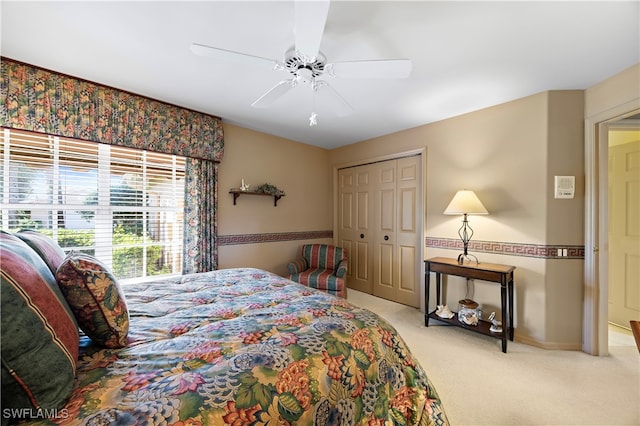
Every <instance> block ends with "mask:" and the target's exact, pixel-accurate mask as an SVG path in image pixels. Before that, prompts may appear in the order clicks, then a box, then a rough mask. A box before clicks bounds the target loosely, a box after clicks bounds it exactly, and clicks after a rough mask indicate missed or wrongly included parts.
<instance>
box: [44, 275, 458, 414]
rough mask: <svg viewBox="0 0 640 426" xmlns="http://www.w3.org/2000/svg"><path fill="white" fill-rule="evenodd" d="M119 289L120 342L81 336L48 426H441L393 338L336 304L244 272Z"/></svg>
mask: <svg viewBox="0 0 640 426" xmlns="http://www.w3.org/2000/svg"><path fill="white" fill-rule="evenodd" d="M123 287H124V293H125V295H126V299H127V304H128V308H129V312H130V321H131V322H130V329H129V336H128V339H129V343H128V346H127V347H126V348H124V349H116V350H114V349H103V348H99V347H96V346H95V345H93V344H91V343H90V342H89V341H88V340H84V345H82V347H81V355H80V360H79V363H78V374H77V380H76V386H75V390H74V392H73V394H72V396H71V399H70V400H69V402H68V404H67V405H66V407H65V408H64V409H63V410H61V411H59V412H58V414H59V415H58V416H56V418H55V419H54V420H53V421H54V422H55V423H59V424H68V425H76V424H87V425H112V424H117V425H160V424H165V425H175V426H198V425H248V424H251V425H288V424H292V425H293V424H301V425H313V424H315V425H352V424H357V425H391V424H398V425H404V424H418V425H431V424H435V425H445V424H448V421H447V417H446V415H445V412H444V410H443V407H442V405H441V402H440V399H439V398H438V394H437V393H436V390H435V389H434V387H433V385H432V384H431V383H430V381H429V379H428V378H427V376H426V374H425V371H424V370H423V369H422V368H421V367H420V366H419V365H418V363H417V362H416V360H415V359H414V358H413V356H412V355H411V353H410V352H409V350H408V349H407V346H406V345H405V343H404V341H403V340H402V338H401V337H400V336H399V335H398V334H397V333H396V331H395V330H394V329H393V328H392V327H391V326H390V325H389V324H388V323H387V322H385V321H384V320H383V319H381V318H380V317H378V316H377V315H376V314H374V313H372V312H371V311H368V310H365V309H361V308H358V307H355V306H353V305H351V304H349V303H348V302H347V301H346V300H344V299H339V298H335V297H333V296H329V295H327V294H325V293H321V292H317V291H315V290H311V289H308V288H306V287H303V286H300V285H298V284H295V283H293V282H291V281H289V280H287V279H284V278H282V277H279V276H277V275H274V274H271V273H269V272H265V271H262V270H259V269H248V268H242V269H226V270H219V271H214V272H207V273H201V274H192V275H186V276H182V277H178V278H174V279H168V280H164V281H154V282H149V283H143V284H132V285H125V286H123ZM60 414H64V415H60ZM47 422H50V420H47V421H45V423H47ZM49 424H50V423H49Z"/></svg>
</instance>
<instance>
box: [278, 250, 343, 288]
mask: <svg viewBox="0 0 640 426" xmlns="http://www.w3.org/2000/svg"><path fill="white" fill-rule="evenodd" d="M287 268H288V269H289V273H290V275H289V279H290V280H292V281H295V282H298V283H300V284H303V285H306V286H308V287H312V288H317V289H318V290H322V291H325V292H327V293H330V294H333V295H335V296H338V297H343V298H346V297H347V282H346V280H347V250H346V249H344V248H342V247H337V246H332V245H329V244H305V245H303V246H302V255H301V257H299V258H297V259H296V260H294V261H293V262H290V263H289V264H288V265H287Z"/></svg>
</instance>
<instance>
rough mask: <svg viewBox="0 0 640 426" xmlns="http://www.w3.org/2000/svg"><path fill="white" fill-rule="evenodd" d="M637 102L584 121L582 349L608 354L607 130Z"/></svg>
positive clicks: (622, 105) (630, 113)
mask: <svg viewBox="0 0 640 426" xmlns="http://www.w3.org/2000/svg"><path fill="white" fill-rule="evenodd" d="M639 111H640V110H638V101H637V100H634V101H631V102H627V103H624V104H621V105H618V106H616V107H614V108H611V109H609V110H607V111H604V112H601V113H598V114H596V115H594V116H592V117H588V118H586V119H585V232H584V304H583V323H582V350H583V351H584V352H586V353H589V354H591V355H600V356H606V355H608V353H609V341H608V340H609V332H608V315H609V303H608V293H609V283H608V276H609V235H608V229H609V227H608V225H609V218H608V210H609V209H608V176H607V173H608V159H609V146H608V131H609V126H610V125H611V124H612V123H613V122H615V121H617V120H619V119H621V118H625V117H626V116H630V115H633V114H634V113H635V114H637V113H638V112H639Z"/></svg>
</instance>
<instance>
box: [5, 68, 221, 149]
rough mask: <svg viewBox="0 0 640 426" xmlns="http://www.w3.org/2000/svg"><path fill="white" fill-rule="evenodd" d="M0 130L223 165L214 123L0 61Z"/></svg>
mask: <svg viewBox="0 0 640 426" xmlns="http://www.w3.org/2000/svg"><path fill="white" fill-rule="evenodd" d="M1 68H2V81H1V83H2V85H1V86H0V126H4V127H10V128H15V129H21V130H29V131H34V132H41V133H48V134H51V135H58V136H65V137H70V138H76V139H83V140H91V141H95V142H101V143H107V144H111V145H121V146H126V147H130V148H139V149H146V150H149V151H156V152H164V153H169V154H179V155H184V156H187V157H192V158H203V159H207V160H212V161H220V160H222V154H223V152H224V135H223V131H222V120H221V119H220V118H218V117H214V116H211V115H207V114H203V113H199V112H196V111H192V110H189V109H186V108H180V107H177V106H175V105H170V104H167V103H164V102H160V101H156V100H153V99H149V98H145V97H143V96H138V95H134V94H132V93H128V92H124V91H121V90H117V89H113V88H111V87H107V86H102V85H99V84H95V83H91V82H88V81H85V80H80V79H77V78H74V77H70V76H67V75H64V74H58V73H55V72H51V71H48V70H44V69H41V68H37V67H33V66H30V65H27V64H23V63H20V62H16V61H13V60H11V59H7V58H1Z"/></svg>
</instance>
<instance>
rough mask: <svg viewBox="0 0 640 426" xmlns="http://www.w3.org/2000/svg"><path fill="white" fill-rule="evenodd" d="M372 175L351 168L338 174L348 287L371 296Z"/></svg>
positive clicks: (339, 236)
mask: <svg viewBox="0 0 640 426" xmlns="http://www.w3.org/2000/svg"><path fill="white" fill-rule="evenodd" d="M370 182H371V177H370V171H369V170H367V169H366V168H364V167H352V168H348V169H342V170H339V171H338V186H339V187H338V191H339V196H338V217H339V218H340V223H339V224H338V241H340V242H341V244H342V245H343V247H345V248H346V249H347V258H348V269H347V286H348V287H350V288H354V289H356V290H359V291H362V292H365V293H371V292H372V275H373V274H372V267H373V264H372V261H371V249H370V241H371V240H370V239H371V236H370V234H371V232H370V231H371V230H370V219H369V217H370V214H371V213H370V211H371V202H372V201H371V199H372V197H371V196H370V195H369V187H370Z"/></svg>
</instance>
